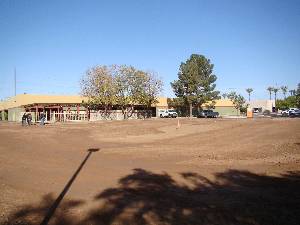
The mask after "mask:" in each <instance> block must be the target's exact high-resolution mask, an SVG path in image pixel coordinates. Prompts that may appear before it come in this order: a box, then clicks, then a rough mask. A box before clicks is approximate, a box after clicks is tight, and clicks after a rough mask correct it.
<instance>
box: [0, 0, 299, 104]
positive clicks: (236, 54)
mask: <svg viewBox="0 0 300 225" xmlns="http://www.w3.org/2000/svg"><path fill="white" fill-rule="evenodd" d="M191 54H201V55H204V56H205V57H207V58H209V59H210V60H211V62H212V63H213V64H214V74H216V75H217V77H218V79H217V82H216V84H217V90H219V91H221V93H224V92H229V91H236V92H238V93H240V94H242V95H244V96H245V97H246V96H247V93H246V91H245V89H246V88H253V89H254V91H253V93H252V99H266V98H268V96H269V94H268V92H267V91H266V88H267V87H268V86H279V87H280V86H282V85H287V86H288V87H289V89H295V88H296V86H297V84H298V83H300V0H286V1H282V0H280V1H279V0H278V1H277V0H273V1H270V0H251V1H250V0H244V1H241V0H219V1H218V0H195V1H192V0H182V1H180V0H177V1H176V0H172V1H171V0H165V1H161V0H151V1H149V0H135V1H134V0H127V1H122V0H120V1H116V0H110V1H100V0H94V1H92V0H85V1H83V0H82V1H75V0H72V1H67V0H52V1H38V0H37V1H32V0H26V1H17V0H1V1H0V99H5V98H7V97H9V96H13V95H14V68H16V74H17V94H22V93H31V94H66V95H70V94H79V93H80V85H79V82H80V79H81V77H82V76H83V75H84V74H85V72H86V70H87V69H89V68H91V67H93V66H95V65H111V64H127V65H133V66H134V67H136V68H138V69H142V70H151V71H156V72H157V73H158V75H159V76H160V77H161V79H162V80H163V82H164V91H163V93H162V95H164V96H169V97H172V96H174V94H173V91H172V88H171V86H170V82H171V81H173V80H176V79H177V78H178V69H179V66H180V63H181V62H185V61H186V60H187V59H188V58H189V57H190V55H191ZM280 96H282V95H281V94H279V97H280Z"/></svg>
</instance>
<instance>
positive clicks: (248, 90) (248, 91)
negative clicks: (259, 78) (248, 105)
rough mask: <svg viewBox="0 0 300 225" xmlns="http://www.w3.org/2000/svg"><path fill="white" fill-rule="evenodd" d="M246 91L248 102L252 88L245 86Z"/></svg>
mask: <svg viewBox="0 0 300 225" xmlns="http://www.w3.org/2000/svg"><path fill="white" fill-rule="evenodd" d="M246 91H247V93H248V97H249V102H250V95H251V92H252V91H253V89H252V88H247V89H246Z"/></svg>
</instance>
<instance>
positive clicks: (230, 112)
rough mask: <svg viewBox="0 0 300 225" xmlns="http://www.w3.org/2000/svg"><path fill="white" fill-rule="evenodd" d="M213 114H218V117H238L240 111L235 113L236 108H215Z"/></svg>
mask: <svg viewBox="0 0 300 225" xmlns="http://www.w3.org/2000/svg"><path fill="white" fill-rule="evenodd" d="M214 111H215V112H218V113H219V114H220V116H236V115H240V111H238V112H237V110H236V108H234V107H232V106H216V107H215V108H214Z"/></svg>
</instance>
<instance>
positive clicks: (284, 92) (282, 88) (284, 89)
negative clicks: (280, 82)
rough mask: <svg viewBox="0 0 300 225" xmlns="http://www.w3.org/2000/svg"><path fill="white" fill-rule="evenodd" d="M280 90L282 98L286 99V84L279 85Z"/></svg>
mask: <svg viewBox="0 0 300 225" xmlns="http://www.w3.org/2000/svg"><path fill="white" fill-rule="evenodd" d="M281 91H282V93H283V96H284V99H286V93H287V91H288V86H281Z"/></svg>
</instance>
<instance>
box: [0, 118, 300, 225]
mask: <svg viewBox="0 0 300 225" xmlns="http://www.w3.org/2000/svg"><path fill="white" fill-rule="evenodd" d="M179 121H180V128H178V120H177V119H149V120H132V121H105V122H98V123H85V124H79V123H77V124H76V123H75V124H53V125H46V126H45V127H40V126H39V125H35V126H31V127H22V126H21V125H20V124H14V123H7V122H0V224H41V222H42V221H44V223H43V224H47V223H48V221H49V224H55V225H58V224H61V225H69V224H75V225H81V224H90V225H92V224H99V225H102V224H116V225H123V224H124V225H131V224H138V225H144V224H156V225H159V224H178V225H184V224H216V225H217V224H218V225H223V224H224V225H225V224H270V225H271V224H272V225H274V224H295V225H296V224H300V119H288V118H285V119H239V120H236V119H227V120H226V119H196V118H194V119H180V120H179ZM89 149H90V151H88V150H89ZM91 149H92V150H91ZM95 149H99V151H95Z"/></svg>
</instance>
